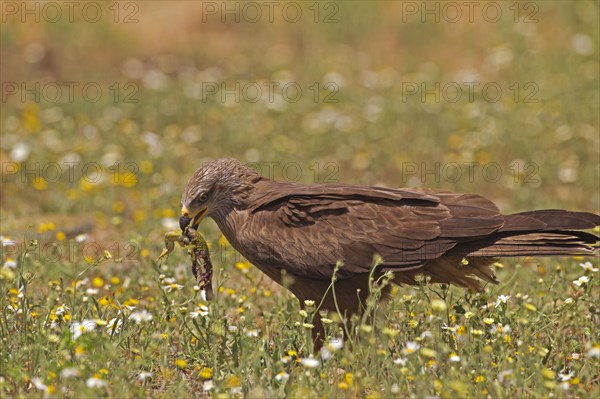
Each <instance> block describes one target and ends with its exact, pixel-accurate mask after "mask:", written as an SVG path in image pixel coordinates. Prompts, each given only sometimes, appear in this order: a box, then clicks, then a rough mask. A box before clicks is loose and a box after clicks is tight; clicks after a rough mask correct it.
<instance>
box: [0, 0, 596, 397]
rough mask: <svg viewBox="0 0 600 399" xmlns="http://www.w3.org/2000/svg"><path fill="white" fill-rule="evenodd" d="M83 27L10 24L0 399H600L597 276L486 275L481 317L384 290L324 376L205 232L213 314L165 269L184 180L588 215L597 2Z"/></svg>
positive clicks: (554, 261) (423, 291) (269, 298)
mask: <svg viewBox="0 0 600 399" xmlns="http://www.w3.org/2000/svg"><path fill="white" fill-rule="evenodd" d="M7 3H8V4H9V5H10V6H14V7H17V8H16V11H14V12H13V8H6V7H8V6H7V5H6V4H7ZM75 3H77V4H76V6H77V7H76V8H75V13H74V15H73V20H71V19H69V17H68V15H69V14H68V13H66V12H65V10H64V9H63V10H62V11H63V12H62V13H61V17H60V18H55V16H56V14H52V13H51V12H53V11H55V10H53V9H50V8H48V9H46V8H43V7H42V6H40V9H39V11H37V12H39V13H40V15H39V16H40V18H38V20H35V19H34V18H32V16H31V15H28V14H26V13H25V14H23V13H22V10H21V8H20V7H21V6H20V4H21V3H19V2H3V3H2V7H3V9H2V11H3V18H4V20H3V23H2V25H1V26H0V33H1V38H0V45H1V50H2V55H3V56H2V58H1V59H0V67H1V69H2V93H1V95H2V109H1V118H0V119H1V120H0V129H1V138H2V140H1V142H0V162H1V164H2V185H1V186H0V199H1V205H0V222H1V225H0V235H1V240H2V249H1V251H2V252H1V259H0V261H1V263H0V337H1V341H2V344H1V346H0V396H2V397H15V398H16V397H69V398H79V397H119V398H121V397H218V398H228V397H252V398H254V397H290V398H313V397H315V398H316V397H319V398H325V397H327V398H332V397H336V398H346V397H348V398H352V397H369V398H392V397H394V398H395V397H440V398H459V397H460V398H464V397H472V398H487V397H490V398H496V397H498V398H514V397H537V398H546V397H555V398H576V397H577V398H588V397H589V398H592V397H597V396H599V395H600V329H599V322H600V305H599V304H600V288H599V279H598V275H599V272H598V269H599V268H600V266H599V264H598V260H597V259H586V258H581V257H571V258H544V259H539V258H538V259H533V258H527V257H526V258H519V259H500V260H499V261H498V262H497V263H496V265H495V267H496V274H497V278H498V279H499V280H500V284H499V285H488V286H486V287H485V289H484V290H483V291H482V292H480V293H475V292H468V291H465V290H463V289H459V288H456V287H446V286H440V285H430V284H428V282H427V281H421V284H420V285H419V286H416V287H407V286H397V287H394V288H393V290H392V296H391V298H390V300H389V301H388V302H387V303H386V304H384V305H378V304H377V301H375V300H373V301H370V302H369V307H368V311H367V312H366V313H365V315H364V316H362V317H354V319H353V320H352V325H351V328H349V329H348V330H347V331H344V328H343V327H342V325H341V324H340V315H337V314H335V313H332V314H328V315H326V316H327V317H326V319H325V321H326V323H327V329H328V332H329V334H330V339H329V340H328V342H327V344H326V345H325V349H324V350H323V351H321V352H319V353H318V354H316V355H313V351H312V342H311V341H310V331H311V328H312V324H311V320H312V317H313V315H314V312H315V311H317V310H316V309H315V307H316V305H315V307H311V306H309V307H308V311H303V310H301V309H300V304H299V303H298V301H297V300H296V299H295V298H294V297H293V296H292V295H291V294H290V293H288V292H287V291H286V290H285V289H283V288H281V287H279V286H277V285H275V284H274V283H272V282H271V281H270V280H269V279H268V278H267V277H266V276H264V275H262V274H261V273H260V272H259V271H258V270H256V269H255V268H253V267H252V266H251V265H250V264H249V263H248V262H247V261H246V260H245V259H243V258H241V257H240V255H239V254H238V253H236V252H235V250H233V248H232V247H231V246H230V245H229V244H228V243H227V241H226V240H225V239H224V237H222V236H221V234H220V232H219V231H218V229H217V227H216V225H214V223H212V222H211V221H205V222H203V224H202V225H201V231H202V233H203V234H204V236H205V237H206V238H207V240H208V241H209V243H210V245H211V256H212V260H213V264H214V266H215V281H214V286H215V294H216V297H215V298H214V300H212V301H206V300H204V299H203V298H202V295H201V292H199V290H198V289H197V287H196V282H195V281H194V278H193V276H192V273H191V270H190V259H189V257H188V256H187V254H186V251H185V250H184V249H182V248H176V249H175V251H174V252H173V253H172V254H171V255H170V256H169V257H168V258H167V259H166V261H164V262H156V258H157V256H158V254H159V253H160V251H161V249H162V248H163V246H164V239H163V237H164V234H165V232H167V231H170V230H173V229H175V228H177V218H178V216H179V207H180V203H179V201H180V195H181V192H182V190H183V188H184V186H185V183H186V181H187V179H188V178H189V176H190V175H191V173H193V171H194V170H195V169H196V168H197V167H199V166H201V164H202V163H203V162H205V161H208V160H212V159H215V158H218V157H224V156H231V157H236V158H238V159H240V160H242V161H244V162H247V163H249V164H251V165H252V166H253V167H255V168H257V169H258V170H259V171H260V172H261V173H262V174H264V175H267V176H269V177H273V178H276V179H281V180H287V181H298V182H303V183H319V182H343V183H356V184H371V185H385V186H388V187H398V186H423V187H432V188H440V189H447V190H452V191H459V192H474V193H479V194H482V195H485V196H486V197H488V198H490V199H492V200H493V201H495V202H496V203H497V204H498V205H499V206H500V208H501V210H502V211H503V212H504V213H511V212H518V211H524V210H531V209H541V208H564V209H571V210H581V211H589V212H596V213H598V210H599V209H600V194H599V193H600V190H599V188H600V187H599V182H600V162H599V158H600V134H599V128H600V120H599V115H598V109H599V108H600V86H599V85H600V79H599V78H600V76H599V72H598V71H599V66H600V63H599V61H600V53H599V50H598V37H599V34H600V23H599V21H598V15H599V14H598V3H597V2H591V1H580V2H528V3H514V4H513V3H508V2H495V3H493V2H492V3H493V4H496V6H494V7H499V9H500V10H501V16H500V17H498V18H497V20H496V19H495V18H494V21H493V22H492V21H491V17H490V15H492V14H485V15H482V14H481V13H480V12H481V11H482V10H483V9H484V8H485V7H488V8H489V7H490V6H489V4H490V2H475V3H476V4H477V5H478V6H477V8H476V9H475V13H474V14H473V18H472V19H473V20H472V21H471V20H469V18H468V17H467V15H468V13H467V12H466V9H462V14H461V15H462V17H461V18H458V19H457V20H453V18H454V17H453V16H455V14H451V12H452V11H453V10H451V9H447V8H445V6H443V4H442V3H437V2H431V4H438V7H439V15H438V16H439V18H438V20H436V19H435V17H436V15H433V16H432V15H429V16H427V15H428V14H426V13H425V14H423V10H422V9H420V7H424V6H422V4H424V3H421V2H361V1H357V2H333V1H331V2H320V3H312V2H288V3H291V4H294V5H295V6H294V7H296V8H298V9H300V10H301V12H302V14H301V15H302V18H300V19H299V20H298V21H294V22H292V20H293V18H292V17H294V15H297V14H281V13H280V12H283V11H282V10H283V9H284V3H281V4H279V3H277V2H275V3H277V4H279V5H280V6H281V7H279V8H275V9H274V10H275V11H274V14H273V21H270V20H268V19H267V18H268V15H269V14H268V13H267V10H266V9H264V8H261V12H262V14H261V18H258V19H257V17H256V16H257V14H255V13H252V12H255V11H256V10H255V9H250V8H248V6H245V5H244V4H242V3H237V2H229V3H228V4H233V5H231V7H232V8H231V9H232V10H234V11H233V14H227V13H224V12H223V9H222V7H223V4H225V3H221V2H204V3H200V2H174V3H171V4H166V3H163V2H136V3H134V2H121V3H110V4H109V3H102V4H101V5H100V6H99V7H101V8H100V9H101V10H102V12H103V14H102V17H101V18H100V19H99V20H98V21H96V22H91V20H90V18H91V17H90V15H91V14H89V15H88V14H82V13H80V12H81V11H83V9H84V8H85V5H86V4H100V3H94V2H82V3H79V2H75ZM56 4H62V3H56ZM235 4H238V6H239V11H235V10H237V9H236V8H235ZM254 4H258V6H260V7H265V6H264V4H263V3H254ZM456 4H460V5H463V6H464V4H463V3H456ZM65 7H66V6H65ZM111 7H112V8H111ZM407 7H408V8H407ZM412 7H416V9H415V8H412ZM432 7H434V6H432ZM511 7H512V8H511ZM288 8H289V7H288ZM485 9H486V10H487V8H485ZM86 10H87V9H86ZM244 10H245V11H244ZM286 10H287V11H285V12H288V11H289V12H290V13H291V12H292V11H294V10H292V9H291V8H290V9H289V10H288V9H286ZM88 11H89V10H88ZM34 12H36V11H34ZM490 12H491V11H490ZM235 13H238V15H236V14H235ZM236 17H239V18H238V19H239V20H236ZM449 19H452V21H449ZM596 233H597V234H598V233H600V231H599V230H596ZM381 284H385V281H380V282H378V286H377V287H376V288H375V290H374V292H373V298H374V299H376V298H377V296H378V293H379V289H380V288H381V286H380V285H381ZM311 309H312V310H311ZM342 337H343V338H342Z"/></svg>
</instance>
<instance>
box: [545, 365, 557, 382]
mask: <svg viewBox="0 0 600 399" xmlns="http://www.w3.org/2000/svg"><path fill="white" fill-rule="evenodd" d="M542 375H543V376H544V378H547V379H549V380H553V379H554V378H555V377H556V373H555V372H554V371H552V370H550V369H549V368H544V369H543V370H542Z"/></svg>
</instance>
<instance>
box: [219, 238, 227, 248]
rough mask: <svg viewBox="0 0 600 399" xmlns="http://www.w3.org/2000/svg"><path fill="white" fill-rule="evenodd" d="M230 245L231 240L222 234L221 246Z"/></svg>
mask: <svg viewBox="0 0 600 399" xmlns="http://www.w3.org/2000/svg"><path fill="white" fill-rule="evenodd" d="M228 245H229V242H228V241H227V238H225V236H224V235H221V237H219V246H220V247H226V246H228Z"/></svg>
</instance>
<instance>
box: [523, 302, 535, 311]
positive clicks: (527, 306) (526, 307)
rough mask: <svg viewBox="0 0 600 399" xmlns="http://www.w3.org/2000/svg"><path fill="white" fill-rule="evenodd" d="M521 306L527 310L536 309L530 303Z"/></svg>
mask: <svg viewBox="0 0 600 399" xmlns="http://www.w3.org/2000/svg"><path fill="white" fill-rule="evenodd" d="M523 306H524V307H525V309H527V310H529V311H530V312H535V311H536V310H537V308H536V307H535V306H533V305H532V304H530V303H526V304H524V305H523Z"/></svg>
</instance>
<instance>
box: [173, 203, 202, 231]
mask: <svg viewBox="0 0 600 399" xmlns="http://www.w3.org/2000/svg"><path fill="white" fill-rule="evenodd" d="M206 212H208V207H206V208H204V209H201V210H200V211H198V212H197V213H196V214H195V215H190V211H189V210H188V209H187V208H186V207H185V206H184V207H182V208H181V216H180V217H179V227H180V228H181V231H185V229H186V227H188V226H189V225H190V223H191V225H192V226H191V227H192V228H193V229H196V228H197V227H198V225H199V224H200V222H201V221H202V219H203V218H204V215H206Z"/></svg>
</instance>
